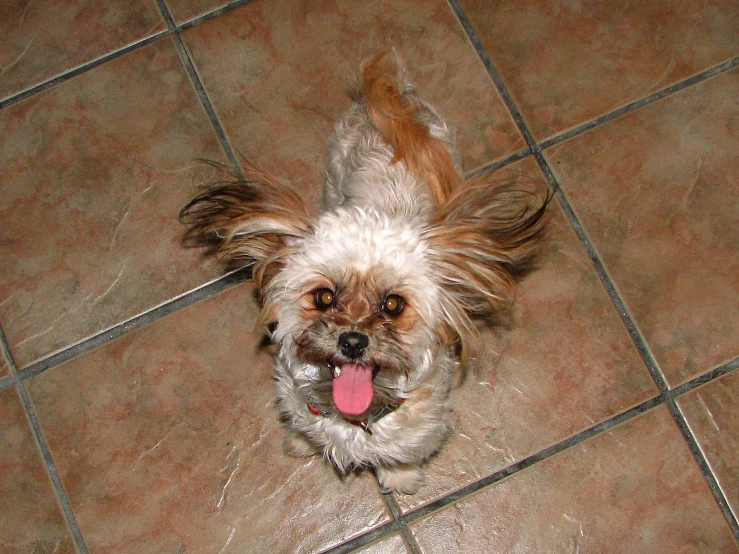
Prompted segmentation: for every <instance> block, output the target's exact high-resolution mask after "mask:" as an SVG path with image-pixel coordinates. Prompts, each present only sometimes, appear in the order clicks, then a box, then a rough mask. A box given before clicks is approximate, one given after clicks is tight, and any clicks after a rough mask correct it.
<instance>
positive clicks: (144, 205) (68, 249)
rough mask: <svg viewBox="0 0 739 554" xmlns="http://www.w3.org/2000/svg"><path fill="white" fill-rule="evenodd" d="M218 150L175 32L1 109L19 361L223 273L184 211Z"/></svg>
mask: <svg viewBox="0 0 739 554" xmlns="http://www.w3.org/2000/svg"><path fill="white" fill-rule="evenodd" d="M221 156H222V153H221V150H220V146H219V145H218V142H217V139H216V138H215V133H214V132H213V129H212V126H211V125H210V122H209V120H208V119H207V117H206V115H205V111H204V110H203V108H202V106H201V104H200V102H199V100H198V97H197V95H196V94H195V92H194V89H193V87H192V85H191V83H190V82H189V80H188V78H187V73H186V72H185V70H184V68H183V67H182V64H181V62H180V59H179V57H178V56H177V53H176V51H175V49H174V47H173V45H172V43H171V41H170V40H169V39H166V40H164V41H161V42H157V43H155V44H154V45H151V46H148V47H145V48H142V49H140V50H137V51H136V52H134V53H132V54H129V55H127V56H124V57H122V58H120V59H117V60H115V61H114V62H112V63H109V64H106V65H104V66H101V67H98V68H96V69H95V70H93V71H90V72H88V73H86V74H84V75H82V76H80V77H77V78H75V79H73V80H70V81H67V82H65V83H63V84H61V85H60V86H58V87H55V88H54V89H51V90H49V91H46V92H44V93H41V94H38V95H36V96H33V97H32V98H29V99H27V100H25V101H23V102H21V103H19V104H16V105H13V106H10V107H8V108H6V109H5V110H3V111H2V112H0V221H2V226H0V258H2V259H5V260H15V263H2V264H0V321H1V322H2V326H3V330H4V331H5V334H6V336H7V338H8V341H9V343H10V347H11V350H12V353H13V355H14V357H15V360H16V363H17V364H18V366H19V367H22V366H25V365H27V364H28V363H30V362H32V361H34V360H36V359H38V358H40V357H43V356H45V355H47V354H49V353H51V352H54V351H56V350H58V349H60V348H63V347H66V346H69V345H70V344H72V343H75V342H78V341H80V340H82V339H84V338H86V337H88V336H89V335H91V334H94V333H96V332H98V331H100V330H102V329H105V328H108V327H110V326H112V325H115V324H116V323H118V322H120V321H122V320H125V319H128V318H130V317H133V316H135V315H137V314H139V313H140V312H142V311H144V310H147V309H150V308H152V307H154V306H156V305H158V304H160V303H162V302H164V301H166V300H168V299H170V298H172V297H173V296H176V295H179V294H182V293H184V292H186V291H188V290H190V289H191V288H193V287H195V286H198V285H200V284H201V283H203V282H205V281H207V280H209V279H211V278H213V277H214V276H216V275H218V274H219V272H220V270H219V269H217V268H216V264H215V263H211V262H205V263H204V262H203V261H202V260H201V259H200V253H199V252H195V251H189V250H186V249H183V247H182V245H181V235H182V230H183V229H182V226H181V225H180V224H179V223H178V222H177V212H178V211H179V209H180V208H181V207H182V205H184V203H185V202H187V200H188V199H189V198H190V197H191V196H192V195H193V194H194V192H195V190H196V185H198V184H200V183H201V181H202V180H203V179H204V178H206V177H207V176H210V175H211V174H212V172H211V171H210V169H208V171H206V170H205V169H204V168H203V166H202V164H198V163H197V162H195V161H194V160H195V159H196V158H199V157H210V158H220V157H221Z"/></svg>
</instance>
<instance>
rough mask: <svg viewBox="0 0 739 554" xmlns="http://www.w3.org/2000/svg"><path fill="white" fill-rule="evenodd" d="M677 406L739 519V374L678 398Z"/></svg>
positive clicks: (736, 373)
mask: <svg viewBox="0 0 739 554" xmlns="http://www.w3.org/2000/svg"><path fill="white" fill-rule="evenodd" d="M677 405H678V407H679V408H680V410H681V411H682V413H683V414H684V415H685V419H686V420H687V422H688V425H689V426H690V429H691V430H692V431H693V434H694V435H695V438H696V440H697V441H698V444H699V445H700V447H701V450H703V453H704V454H705V456H706V459H707V460H708V464H709V465H710V466H711V469H712V470H713V472H714V474H715V475H716V479H717V481H718V483H719V486H720V487H721V489H722V490H723V491H724V494H725V495H726V498H727V500H728V501H729V505H730V506H731V509H732V511H733V512H734V517H737V516H739V371H736V370H735V371H734V372H732V373H730V374H729V375H725V376H723V377H721V378H720V379H718V380H716V381H714V382H712V383H709V384H707V385H705V386H703V387H701V388H699V389H696V390H694V391H692V392H690V393H688V394H686V395H685V396H682V397H680V398H678V400H677Z"/></svg>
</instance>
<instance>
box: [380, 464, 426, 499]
mask: <svg viewBox="0 0 739 554" xmlns="http://www.w3.org/2000/svg"><path fill="white" fill-rule="evenodd" d="M375 472H376V474H377V479H378V481H379V482H380V487H381V488H382V492H383V493H385V494H387V493H391V492H399V493H401V494H416V493H417V492H418V490H419V489H420V488H421V487H422V486H423V482H424V476H423V470H422V469H421V468H420V466H417V465H406V464H403V465H397V466H378V467H376V468H375Z"/></svg>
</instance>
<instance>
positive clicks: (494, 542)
mask: <svg viewBox="0 0 739 554" xmlns="http://www.w3.org/2000/svg"><path fill="white" fill-rule="evenodd" d="M410 529H411V531H412V532H413V535H414V536H415V538H416V540H417V541H418V543H419V545H420V546H421V550H422V551H423V552H424V554H431V553H434V552H439V553H448V552H459V553H466V552H619V553H634V554H636V553H642V552H712V553H713V552H715V553H717V554H718V553H723V554H725V553H729V552H739V548H737V544H736V543H735V542H734V541H733V540H732V535H731V532H730V531H729V529H728V526H727V525H726V522H725V520H724V518H723V516H722V514H721V512H720V510H719V508H718V506H717V505H716V502H715V501H714V499H713V497H712V496H711V493H710V491H709V489H708V486H707V485H706V482H705V480H704V479H703V476H702V475H701V474H700V472H699V471H698V467H697V466H696V465H695V461H694V459H693V457H692V455H691V453H690V450H689V449H688V447H687V445H686V444H685V443H684V442H683V440H682V435H681V434H680V431H679V430H678V429H677V427H676V426H675V424H674V422H673V420H672V418H671V416H670V413H669V411H668V410H667V408H666V407H664V406H660V407H658V408H656V409H654V410H653V411H651V412H649V413H647V414H645V415H642V416H639V417H638V418H636V419H634V420H631V421H629V422H628V423H625V424H623V425H621V426H620V427H617V428H615V429H613V430H611V431H609V432H607V433H605V434H603V435H600V436H597V437H595V438H593V439H590V440H589V441H587V442H585V443H583V444H581V445H578V446H576V447H573V448H571V449H569V450H567V451H565V452H562V453H560V454H558V455H557V456H555V457H553V458H550V459H548V460H546V461H544V462H541V463H539V464H537V465H535V466H533V467H531V468H529V469H526V470H524V471H523V472H522V473H520V474H517V475H515V476H514V477H512V478H510V479H508V480H506V481H503V482H501V483H498V484H496V485H493V486H491V487H489V488H487V489H484V490H482V491H481V492H479V493H477V494H475V495H473V496H471V497H469V498H467V499H464V500H462V501H460V502H458V503H456V504H453V505H451V506H449V507H447V508H445V509H443V510H441V511H439V512H436V513H434V514H432V515H430V516H427V517H426V518H424V519H421V520H419V521H417V522H415V523H413V524H412V525H411V526H410Z"/></svg>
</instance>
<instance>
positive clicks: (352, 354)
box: [180, 52, 549, 494]
mask: <svg viewBox="0 0 739 554" xmlns="http://www.w3.org/2000/svg"><path fill="white" fill-rule="evenodd" d="M548 200H549V195H548V194H547V193H546V192H544V193H543V194H542V193H541V191H536V190H534V191H531V190H528V191H527V190H525V187H522V186H517V185H513V184H510V183H507V184H500V183H498V184H496V183H494V182H493V181H492V179H491V178H490V176H489V175H483V176H480V177H477V178H472V179H470V180H468V181H466V182H465V181H464V179H463V178H462V176H461V172H460V164H459V156H458V153H457V151H456V149H455V146H454V137H453V132H452V131H451V130H450V129H449V128H448V126H447V125H446V123H444V121H442V120H441V118H440V117H439V115H438V114H437V113H436V111H435V110H434V109H433V108H432V107H431V106H429V105H428V104H426V103H424V102H423V101H421V100H420V99H419V98H418V97H417V96H416V95H415V94H414V89H413V87H412V86H411V84H410V83H409V82H408V80H407V78H406V74H405V71H404V69H403V67H402V65H401V64H400V62H399V60H398V59H397V57H396V56H395V54H394V53H392V52H381V53H378V54H376V55H374V56H373V57H371V58H370V59H369V60H367V61H366V62H365V63H364V64H363V68H362V76H361V83H360V87H359V92H358V94H357V97H356V102H355V103H354V105H353V106H352V108H351V109H350V110H349V112H348V113H347V114H346V115H345V116H344V117H343V119H342V120H341V121H339V123H338V124H337V126H336V132H335V135H334V136H333V138H332V139H331V142H330V147H329V154H328V162H327V168H326V182H325V189H324V200H323V207H322V209H321V210H320V213H317V214H314V213H313V211H312V209H311V208H310V207H309V206H307V205H306V203H305V202H304V201H303V199H302V198H301V196H300V195H299V194H297V193H296V192H294V191H293V190H291V189H290V188H288V187H286V186H284V185H282V184H280V183H279V182H278V181H277V180H275V179H274V178H272V177H270V176H269V175H266V174H264V173H262V172H260V171H258V170H257V169H256V168H254V167H248V168H247V169H246V171H245V173H244V176H243V177H241V178H238V179H236V180H235V182H233V183H227V184H225V185H224V184H221V185H220V186H218V187H216V188H212V189H210V190H207V191H205V192H204V193H202V194H200V195H199V196H198V197H196V198H195V199H193V200H192V202H190V203H189V204H188V205H187V206H186V207H185V208H184V209H183V210H182V212H181V214H180V217H181V220H182V221H183V222H184V223H186V224H188V225H189V226H190V229H189V231H188V233H189V236H190V237H191V238H192V237H195V238H197V239H201V240H205V241H208V240H210V241H211V242H215V245H216V248H217V250H218V252H219V254H220V255H221V256H222V258H223V259H225V261H227V262H228V263H229V264H231V265H234V264H236V265H238V264H242V265H245V264H253V265H252V276H253V280H254V282H255V283H256V286H257V289H258V292H259V297H260V301H261V305H262V311H261V323H262V324H264V326H265V328H266V329H267V330H268V332H269V334H270V336H271V339H272V340H273V341H274V343H275V344H276V345H277V347H278V350H279V351H278V354H277V356H276V364H275V371H276V380H277V397H278V406H279V409H280V411H281V413H282V416H283V419H284V421H285V424H286V427H287V436H286V437H285V442H284V447H285V451H286V453H287V454H289V455H292V456H311V455H313V454H316V453H321V454H323V456H324V457H325V458H327V459H328V460H330V461H331V463H333V464H334V466H335V467H336V468H337V469H338V470H339V471H340V472H347V471H350V470H353V469H356V468H362V467H370V468H374V469H375V471H376V474H377V477H378V480H379V482H380V484H381V486H382V487H383V488H384V490H385V491H398V492H401V493H406V494H414V493H415V492H417V491H418V489H419V487H420V486H421V485H422V483H423V472H422V467H423V464H424V462H425V461H426V460H428V458H429V457H430V456H432V455H433V454H434V453H435V452H436V451H437V450H438V449H439V448H440V447H441V445H442V443H443V441H444V439H445V438H446V437H447V435H448V434H449V433H450V431H451V429H452V417H451V415H450V411H449V407H448V396H449V392H450V388H451V383H452V378H453V374H454V372H455V370H457V368H458V367H459V366H460V364H461V363H463V362H464V360H465V358H466V357H467V356H468V353H469V349H470V343H471V341H472V339H473V338H474V336H475V333H476V326H475V323H474V320H475V319H478V318H486V319H491V318H494V319H497V318H498V317H499V316H500V314H502V313H504V312H505V311H506V308H508V307H509V305H510V303H511V301H512V295H513V291H514V285H515V279H516V276H517V275H518V274H520V270H521V268H522V267H524V266H525V265H526V263H527V262H528V261H529V260H530V259H531V256H532V254H533V253H534V250H535V248H536V246H537V243H538V242H539V239H540V238H541V236H542V234H543V229H544V214H545V210H546V206H547V203H548Z"/></svg>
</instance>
